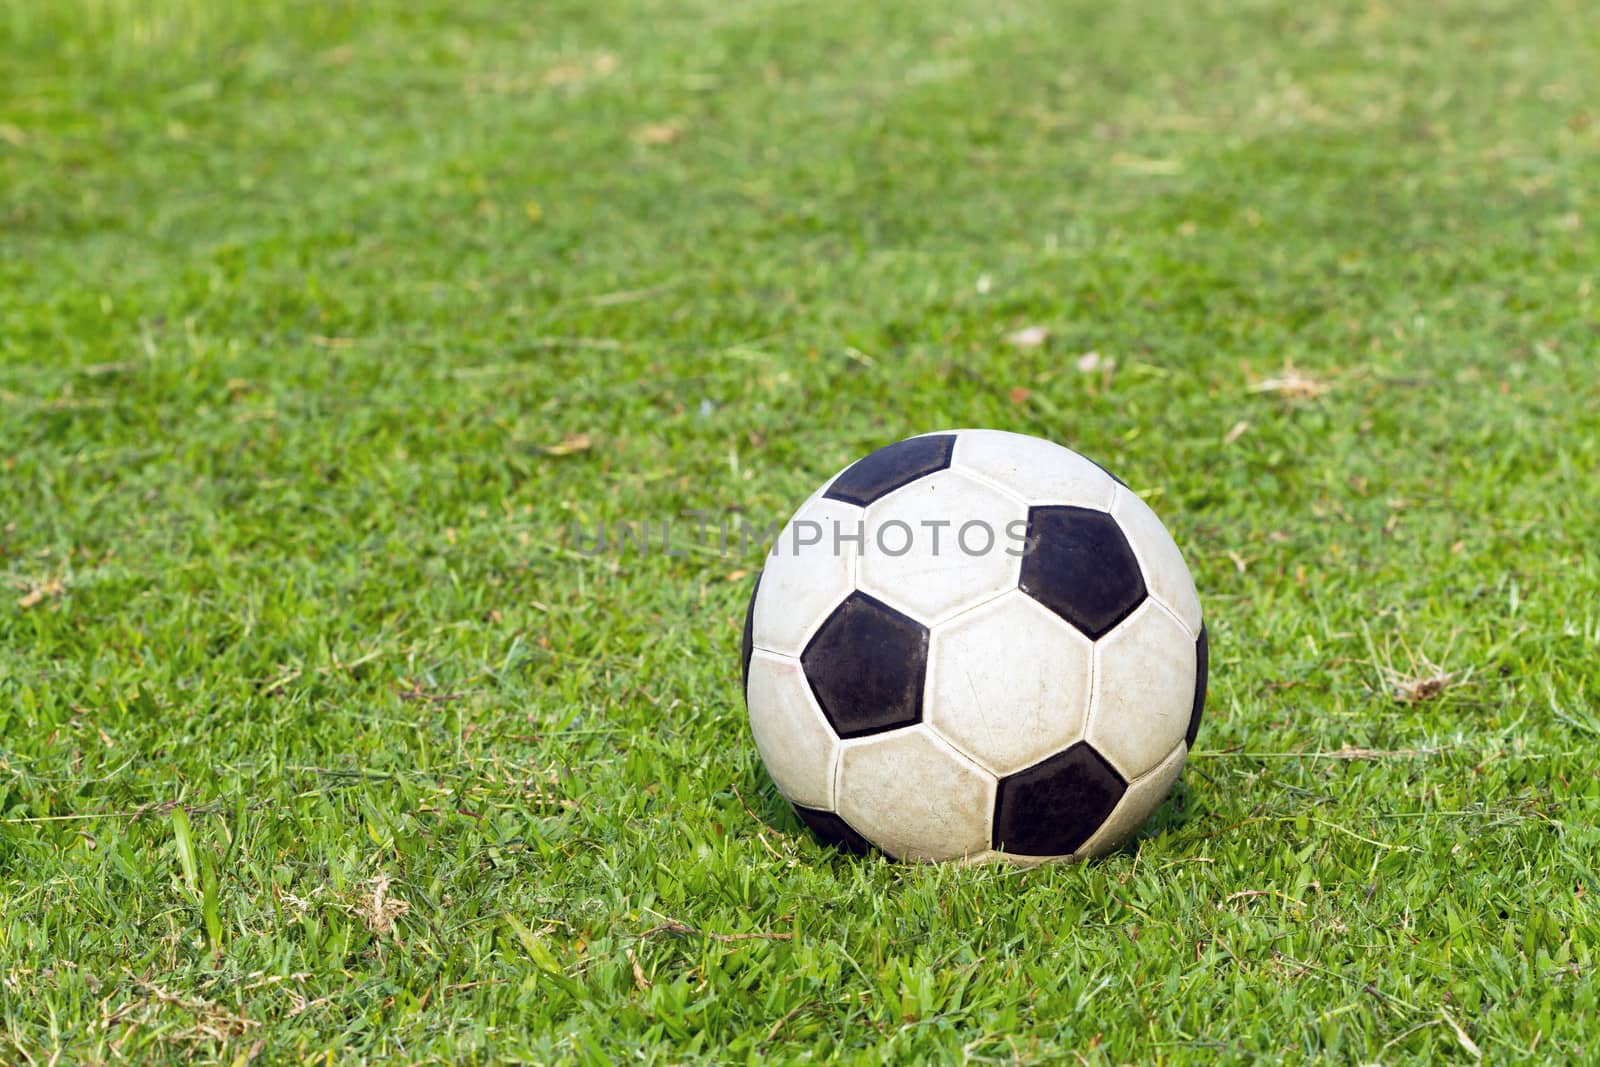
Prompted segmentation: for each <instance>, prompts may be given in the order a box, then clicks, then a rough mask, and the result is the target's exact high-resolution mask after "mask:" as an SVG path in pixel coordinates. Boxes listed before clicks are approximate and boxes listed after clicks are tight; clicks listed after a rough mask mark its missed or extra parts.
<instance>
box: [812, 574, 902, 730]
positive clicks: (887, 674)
mask: <svg viewBox="0 0 1600 1067" xmlns="http://www.w3.org/2000/svg"><path fill="white" fill-rule="evenodd" d="M800 663H801V665H802V666H803V667H805V671H806V681H808V682H810V683H811V691H812V692H813V693H815V694H816V695H817V703H818V704H820V705H821V706H822V713H823V714H824V715H826V716H827V717H828V721H829V722H830V723H832V724H833V730H834V732H835V733H837V734H838V735H839V736H840V737H861V736H864V735H866V734H875V733H881V732H882V731H884V730H893V729H895V728H896V727H900V726H910V725H911V724H912V723H915V722H920V721H921V720H922V678H923V673H924V669H925V668H926V666H927V663H928V629H927V627H925V626H923V625H922V624H921V623H919V622H917V621H916V620H915V619H913V618H910V617H909V616H906V615H902V614H900V612H898V611H896V610H894V609H893V608H891V607H890V606H889V605H887V604H885V603H883V602H882V601H880V600H875V599H873V598H872V597H870V596H868V595H867V594H865V593H851V594H850V595H849V596H848V597H846V598H845V601H844V603H843V604H840V605H839V606H838V607H837V608H835V609H834V610H833V614H832V615H829V616H828V620H827V621H826V622H824V623H823V624H822V628H821V629H820V630H818V631H817V634H816V636H815V637H813V638H812V639H811V642H810V643H809V644H807V645H806V649H805V651H804V652H802V653H801V654H800Z"/></svg>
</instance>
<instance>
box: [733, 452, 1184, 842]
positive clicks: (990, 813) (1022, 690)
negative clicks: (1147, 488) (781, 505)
mask: <svg viewBox="0 0 1600 1067" xmlns="http://www.w3.org/2000/svg"><path fill="white" fill-rule="evenodd" d="M1206 668H1207V650H1206V630H1205V626H1204V623H1203V620H1202V617H1201V612H1200V600H1199V597H1198V596H1197V595H1196V593H1195V587H1194V580H1193V579H1192V578H1191V577H1190V575H1189V569H1188V567H1187V566H1186V565H1185V564H1184V561H1183V556H1182V555H1181V554H1180V553H1179V551H1178V548H1177V546H1176V545H1175V544H1174V543H1173V540H1172V538H1171V536H1170V535H1169V534H1168V533H1167V530H1166V528H1165V527H1164V526H1163V525H1162V523H1161V520H1160V519H1158V518H1157V517H1156V515H1155V513H1154V512H1152V511H1151V510H1150V508H1149V507H1147V506H1146V505H1145V504H1144V502H1143V501H1141V500H1140V499H1139V498H1138V496H1136V495H1135V494H1134V493H1133V492H1132V491H1131V490H1130V489H1128V488H1127V486H1125V485H1123V484H1121V483H1120V482H1119V481H1118V480H1117V479H1115V478H1113V477H1112V476H1111V475H1110V474H1108V473H1106V472H1105V471H1104V470H1103V469H1101V468H1100V467H1099V466H1097V465H1096V464H1094V463H1093V462H1091V461H1090V460H1087V459H1085V458H1084V457H1082V456H1080V455H1078V454H1077V453H1076V452H1073V451H1071V450H1070V449H1066V448H1063V447H1061V446H1060V445H1056V444H1052V443H1050V442H1048V441H1044V440H1041V439H1039V438H1036V437H1027V436H1024V435H1021V434H1013V433H1004V432H1000V431H995V430H959V431H950V432H945V433H934V434H926V435H923V436H920V437H912V438H908V439H907V440H904V441H900V442H897V443H895V444H892V445H889V446H887V447H885V448H881V449H879V450H878V451H876V452H873V453H872V454H871V455H869V456H866V457H864V458H863V459H861V460H859V461H857V462H856V463H853V464H851V465H850V466H849V467H846V468H845V469H844V470H843V471H841V472H840V473H839V474H837V475H835V476H834V477H833V478H831V479H829V480H828V481H827V482H826V483H824V484H823V486H822V487H821V488H820V489H819V490H817V492H816V493H815V494H814V495H813V496H812V497H811V498H810V499H809V500H807V501H806V502H805V503H804V504H802V505H801V507H800V509H799V510H798V511H796V512H795V514H794V517H793V518H791V519H790V520H789V523H788V524H787V525H786V526H785V527H784V528H783V530H782V531H781V532H780V533H779V534H778V538H777V541H776V542H775V543H774V544H773V547H772V551H771V552H770V553H769V554H768V556H767V561H766V565H765V567H764V569H763V571H762V573H761V574H760V575H759V576H758V578H757V580H756V588H755V590H754V592H753V593H752V594H751V599H750V609H749V613H748V615H747V616H746V619H745V630H744V685H745V700H746V704H747V706H748V708H749V712H750V729H751V732H752V733H753V734H754V736H755V741H756V746H757V748H758V749H759V750H760V753H761V759H762V761H763V762H764V763H765V764H766V768H767V771H768V773H770V774H771V776H772V780H773V781H774V782H775V783H776V784H777V787H778V789H779V791H780V792H782V794H783V795H784V797H786V798H787V799H788V801H789V802H790V803H791V804H792V805H794V809H795V811H796V812H797V813H798V814H799V816H800V818H801V819H802V820H804V821H805V823H806V824H807V825H808V826H809V827H810V828H811V829H812V831H813V832H814V833H815V834H816V835H817V836H818V837H820V838H821V839H823V840H825V841H827V842H829V843H831V844H834V845H837V846H839V847H843V848H848V849H852V850H857V851H866V850H868V849H869V847H871V846H876V847H877V848H879V849H881V850H882V851H883V852H885V853H888V854H889V855H890V856H894V857H896V858H900V859H907V860H969V861H982V860H989V859H996V858H1004V859H1006V860H1010V861H1014V862H1023V863H1028V862H1037V861H1041V860H1049V859H1062V858H1068V857H1085V856H1094V855H1100V854H1103V853H1105V852H1107V851H1109V850H1110V849H1112V848H1115V847H1116V846H1117V845H1119V844H1120V843H1122V842H1123V841H1125V840H1127V838H1128V837H1129V836H1131V835H1132V834H1133V832H1134V831H1135V830H1137V829H1138V828H1139V826H1140V825H1141V824H1142V823H1143V822H1144V821H1145V819H1146V818H1148V817H1149V815H1150V814H1151V812H1153V811H1154V810H1155V808H1156V807H1157V806H1158V805H1159V804H1160V803H1161V801H1162V800H1163V799H1164V798H1165V797H1166V795H1167V793H1168V792H1169V791H1170V790H1171V789H1172V786H1173V783H1174V782H1175V781H1176V780H1177V778H1178V773H1179V771H1180V770H1181V769H1182V767H1183V761H1184V758H1185V757H1186V756H1187V755H1188V752H1189V747H1190V746H1191V745H1193V743H1194V739H1195V732H1196V730H1198V729H1199V726H1200V715H1201V710H1202V708H1203V707H1204V704H1205V693H1206Z"/></svg>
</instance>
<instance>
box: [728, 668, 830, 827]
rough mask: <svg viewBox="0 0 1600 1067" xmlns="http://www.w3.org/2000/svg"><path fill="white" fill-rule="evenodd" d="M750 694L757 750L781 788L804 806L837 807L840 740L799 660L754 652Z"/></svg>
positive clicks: (748, 697) (752, 724)
mask: <svg viewBox="0 0 1600 1067" xmlns="http://www.w3.org/2000/svg"><path fill="white" fill-rule="evenodd" d="M745 698H746V700H747V702H748V703H749V706H750V732H751V733H752V734H754V735H755V739H756V749H757V750H758V751H760V753H761V762H762V763H764V764H766V767H767V773H768V774H770V775H772V780H773V782H775V783H776V784H777V786H778V791H779V792H781V793H782V794H783V795H784V796H786V797H788V798H789V799H790V800H791V801H793V802H794V803H796V804H799V805H801V806H802V807H807V808H822V809H828V808H831V807H832V806H833V781H834V768H835V764H836V761H837V758H838V748H839V740H838V738H836V737H835V736H834V733H833V728H832V727H830V726H829V725H828V720H827V719H825V718H823V716H822V709H821V708H819V707H818V706H817V701H816V698H815V697H813V696H812V694H811V687H810V686H809V685H807V684H806V676H805V672H804V671H803V670H802V669H801V667H800V663H799V661H797V660H793V659H790V658H789V657H788V656H779V655H775V654H773V653H771V652H762V651H757V652H755V653H753V654H752V655H751V656H750V682H749V684H748V685H747V686H746V687H745Z"/></svg>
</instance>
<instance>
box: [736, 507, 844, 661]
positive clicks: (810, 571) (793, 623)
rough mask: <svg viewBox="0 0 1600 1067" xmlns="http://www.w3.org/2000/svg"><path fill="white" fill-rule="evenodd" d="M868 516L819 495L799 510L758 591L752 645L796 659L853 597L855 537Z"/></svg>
mask: <svg viewBox="0 0 1600 1067" xmlns="http://www.w3.org/2000/svg"><path fill="white" fill-rule="evenodd" d="M864 518H865V512H863V511H862V510H861V509H860V508H858V507H856V506H855V505H854V504H846V503H843V502H842V501H838V500H827V499H824V498H823V497H822V496H821V495H820V493H819V494H816V495H813V496H812V497H811V499H809V500H807V501H806V502H805V503H804V504H802V505H800V510H798V511H796V512H795V513H794V517H793V518H791V519H790V520H789V522H788V524H787V525H785V526H784V528H783V529H782V530H781V531H779V533H778V537H777V540H775V541H774V542H773V543H772V550H771V551H770V552H768V553H767V560H766V564H765V566H764V567H763V569H762V571H761V587H760V588H759V589H758V590H757V591H756V603H755V623H754V625H753V626H752V629H751V634H752V641H753V643H754V645H755V647H757V648H764V649H766V650H767V651H769V652H781V653H783V654H784V655H787V656H798V655H799V654H800V653H801V652H802V651H803V650H804V649H805V647H806V642H807V641H809V640H810V639H811V635H812V634H813V633H815V632H816V630H817V627H818V626H821V625H822V621H823V620H824V619H826V618H827V617H828V613H829V612H831V611H832V610H833V609H834V608H835V607H837V606H838V605H839V602H840V601H842V600H844V598H845V597H847V596H849V595H850V592H851V590H852V589H853V588H854V587H855V577H856V556H857V549H856V544H857V541H856V539H855V538H856V535H857V534H859V533H860V531H861V524H862V523H863V521H864Z"/></svg>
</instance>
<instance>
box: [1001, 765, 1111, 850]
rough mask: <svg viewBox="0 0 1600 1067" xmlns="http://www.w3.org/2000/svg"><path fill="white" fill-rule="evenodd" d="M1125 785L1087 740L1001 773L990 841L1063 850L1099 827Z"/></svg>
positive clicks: (1012, 846) (1017, 847)
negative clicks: (1035, 761)
mask: <svg viewBox="0 0 1600 1067" xmlns="http://www.w3.org/2000/svg"><path fill="white" fill-rule="evenodd" d="M1127 788H1128V785H1127V783H1126V782H1124V781H1123V780H1122V776H1121V775H1120V774H1118V773H1117V772H1116V769H1115V768H1113V767H1112V766H1111V764H1109V763H1107V762H1106V760H1105V757H1104V756H1102V755H1100V753H1098V752H1096V751H1095V750H1094V748H1093V747H1091V746H1090V745H1089V743H1088V742H1086V741H1080V742H1078V743H1077V744H1075V745H1073V746H1072V747H1071V748H1068V749H1064V750H1063V751H1061V752H1057V753H1056V754H1055V755H1054V756H1051V757H1050V758H1049V759H1047V760H1042V761H1040V762H1039V763H1035V764H1034V765H1033V766H1032V767H1029V768H1027V769H1026V770H1021V771H1018V772H1017V773H1016V774H1011V775H1007V776H1006V777H1004V778H1002V779H1000V791H999V793H998V794H997V795H996V796H995V803H994V846H995V848H998V849H1001V850H1002V851H1005V852H1010V853H1013V854H1015V855H1018V856H1065V855H1068V854H1069V853H1072V852H1075V851H1077V850H1078V848H1079V847H1080V846H1081V845H1082V844H1083V843H1084V842H1085V841H1087V840H1089V838H1090V836H1092V835H1093V834H1094V832H1095V831H1096V830H1098V829H1100V826H1101V824H1102V823H1104V822H1105V821H1106V817H1107V816H1109V815H1110V814H1111V810H1112V809H1113V808H1115V807H1116V806H1117V801H1119V800H1121V799H1122V794H1123V793H1124V792H1125V791H1126V790H1127Z"/></svg>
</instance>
